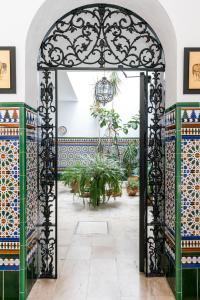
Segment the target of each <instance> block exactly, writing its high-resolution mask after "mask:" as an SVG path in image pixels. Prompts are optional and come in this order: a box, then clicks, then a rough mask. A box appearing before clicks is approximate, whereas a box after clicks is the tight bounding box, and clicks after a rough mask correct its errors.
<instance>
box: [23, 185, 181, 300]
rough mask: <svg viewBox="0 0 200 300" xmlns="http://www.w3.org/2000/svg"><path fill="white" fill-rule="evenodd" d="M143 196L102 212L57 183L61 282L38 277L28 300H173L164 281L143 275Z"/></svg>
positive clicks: (113, 203) (124, 199) (120, 201)
mask: <svg viewBox="0 0 200 300" xmlns="http://www.w3.org/2000/svg"><path fill="white" fill-rule="evenodd" d="M138 261H139V197H138V196H136V197H128V196H127V192H126V190H125V189H123V195H122V197H119V198H116V200H114V199H110V201H109V203H106V204H105V205H104V206H100V207H99V208H96V209H94V208H92V207H89V205H88V204H87V201H86V203H85V205H84V204H83V200H82V199H81V198H77V197H76V196H75V197H74V195H73V194H72V193H70V192H69V190H68V188H66V187H65V186H64V185H63V183H61V182H59V184H58V274H59V275H58V279H57V280H52V279H49V280H48V279H38V280H37V282H36V284H35V285H34V287H33V289H32V291H31V293H30V295H29V297H28V300H43V299H48V300H58V299H59V300H68V299H69V300H102V299H103V300H174V299H175V298H174V296H173V294H172V291H171V290H170V288H169V286H168V283H167V281H166V279H165V278H146V277H145V275H144V274H142V273H139V265H138V264H139V263H138Z"/></svg>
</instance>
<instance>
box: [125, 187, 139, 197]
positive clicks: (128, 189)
mask: <svg viewBox="0 0 200 300" xmlns="http://www.w3.org/2000/svg"><path fill="white" fill-rule="evenodd" d="M127 193H128V195H129V196H136V194H137V193H138V188H134V189H130V188H127Z"/></svg>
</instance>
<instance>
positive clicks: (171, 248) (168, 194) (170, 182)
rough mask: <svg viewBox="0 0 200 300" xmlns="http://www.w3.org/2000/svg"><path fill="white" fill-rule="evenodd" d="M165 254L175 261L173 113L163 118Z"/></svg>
mask: <svg viewBox="0 0 200 300" xmlns="http://www.w3.org/2000/svg"><path fill="white" fill-rule="evenodd" d="M165 124H166V127H165V170H166V173H165V225H166V227H165V237H166V241H165V252H166V254H167V255H168V256H169V257H170V259H172V260H173V261H174V260H175V111H174V110H173V111H171V112H169V113H167V114H166V117H165Z"/></svg>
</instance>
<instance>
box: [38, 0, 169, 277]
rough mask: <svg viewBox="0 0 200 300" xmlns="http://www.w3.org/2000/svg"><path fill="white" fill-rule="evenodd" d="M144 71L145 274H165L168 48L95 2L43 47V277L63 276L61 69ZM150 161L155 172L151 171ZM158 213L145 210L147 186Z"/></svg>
mask: <svg viewBox="0 0 200 300" xmlns="http://www.w3.org/2000/svg"><path fill="white" fill-rule="evenodd" d="M60 69H62V70H99V69H100V70H101V69H105V70H127V71H128V70H132V71H133V70H136V71H141V72H142V74H141V97H142V101H141V111H140V113H141V133H140V153H141V157H140V161H141V164H140V177H141V188H140V195H141V196H140V216H141V217H140V270H141V271H145V273H146V274H147V275H149V276H161V275H163V269H162V265H161V260H162V255H163V246H164V245H163V242H164V163H163V157H164V151H163V150H164V148H163V143H162V129H163V125H162V119H163V114H164V91H163V79H164V72H165V62H164V53H163V49H162V45H161V43H160V41H159V39H158V37H157V36H156V34H155V33H154V31H153V30H152V28H151V27H150V26H149V25H148V24H147V23H146V22H145V21H144V20H143V19H142V18H140V17H139V16H137V15H136V14H134V13H133V12H131V11H129V10H127V9H125V8H122V7H119V6H115V5H109V4H94V5H89V6H83V7H79V8H77V9H75V10H73V11H71V12H70V13H67V14H66V15H64V16H63V17H61V18H60V19H59V20H57V21H56V23H55V24H54V25H53V26H52V27H51V28H50V30H49V31H48V33H47V34H46V36H45V38H44V39H43V41H42V44H41V47H40V54H39V58H38V71H39V78H40V103H39V104H38V112H39V118H40V123H39V140H40V146H39V166H40V172H39V186H40V189H39V202H40V205H41V214H42V216H41V220H42V221H41V224H39V228H40V240H39V244H40V276H41V277H43V278H56V277H57V247H56V245H57V143H56V138H57V71H58V70H60ZM147 162H149V170H147V167H148V164H147ZM148 184H149V186H150V189H151V192H152V195H153V199H152V215H151V217H149V213H148V207H147V185H148Z"/></svg>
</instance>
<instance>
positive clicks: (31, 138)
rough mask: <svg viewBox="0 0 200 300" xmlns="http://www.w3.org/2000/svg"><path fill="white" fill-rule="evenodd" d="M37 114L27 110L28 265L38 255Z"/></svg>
mask: <svg viewBox="0 0 200 300" xmlns="http://www.w3.org/2000/svg"><path fill="white" fill-rule="evenodd" d="M37 171H38V170H37V114H36V113H35V112H33V111H30V110H26V177H27V186H26V192H27V197H26V224H27V228H26V233H27V264H28V265H29V263H30V261H31V259H32V258H33V257H34V256H36V255H37V224H38V201H37V196H38V195H37V193H38V191H37Z"/></svg>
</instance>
